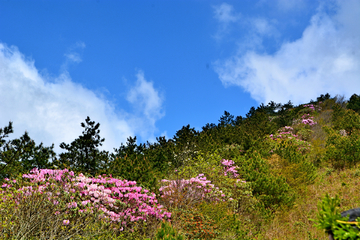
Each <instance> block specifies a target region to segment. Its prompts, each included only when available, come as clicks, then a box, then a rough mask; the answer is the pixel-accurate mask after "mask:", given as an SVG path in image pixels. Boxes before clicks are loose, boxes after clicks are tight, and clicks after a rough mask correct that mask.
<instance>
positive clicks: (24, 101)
mask: <svg viewBox="0 0 360 240" xmlns="http://www.w3.org/2000/svg"><path fill="white" fill-rule="evenodd" d="M128 100H129V101H130V103H131V104H133V106H134V108H136V107H140V108H137V109H138V111H137V112H126V111H124V110H122V109H116V108H115V107H114V105H113V104H112V103H111V102H109V101H108V100H107V99H105V98H103V97H101V96H98V95H97V94H95V93H94V92H93V91H91V90H89V89H87V88H85V87H83V86H81V85H80V84H77V83H75V82H73V81H72V79H71V77H70V75H69V74H68V73H67V72H66V71H65V72H63V73H61V74H60V75H59V76H58V77H56V79H51V81H50V80H49V79H47V77H45V76H43V75H41V74H40V73H39V71H38V69H36V67H35V64H34V60H31V59H27V58H26V57H25V56H24V55H23V54H21V52H20V51H19V50H18V49H17V48H16V47H13V46H12V47H8V46H6V45H5V44H1V43H0V101H1V104H0V113H1V114H0V128H2V127H4V126H6V125H7V124H8V122H9V121H12V122H13V127H14V133H13V134H11V135H10V139H12V138H16V137H19V136H21V135H22V134H23V133H24V132H25V131H27V132H28V133H29V135H30V137H32V138H33V139H34V140H35V142H37V143H40V142H43V143H44V145H45V146H50V145H51V144H52V143H54V144H55V150H56V151H57V152H61V149H60V148H59V144H60V143H61V142H66V143H70V142H72V141H73V140H74V139H75V138H77V137H78V136H79V135H81V131H82V128H81V126H80V123H81V122H84V121H85V118H86V117H87V116H90V118H91V119H92V120H93V121H96V122H99V123H100V124H101V126H100V130H101V132H100V135H101V136H102V137H105V142H104V149H106V150H109V151H112V149H113V148H114V147H115V148H117V147H119V146H120V143H122V142H123V143H125V142H126V139H127V137H129V136H134V135H143V136H145V135H146V136H147V137H150V138H151V137H152V138H154V137H153V136H152V135H151V134H153V133H155V123H156V121H157V120H158V119H160V118H161V117H163V116H164V113H163V111H162V99H161V98H160V96H159V95H158V92H157V91H156V90H155V88H154V86H153V84H152V83H151V82H147V81H146V80H145V78H144V75H143V73H142V72H139V74H138V75H137V83H136V84H135V86H134V87H133V89H131V91H130V92H129V96H128ZM135 122H137V123H139V126H136V125H135V124H134V123H135ZM141 126H145V127H146V130H144V129H142V128H141ZM144 132H146V134H144Z"/></svg>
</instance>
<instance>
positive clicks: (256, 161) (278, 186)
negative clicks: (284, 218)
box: [233, 151, 295, 211]
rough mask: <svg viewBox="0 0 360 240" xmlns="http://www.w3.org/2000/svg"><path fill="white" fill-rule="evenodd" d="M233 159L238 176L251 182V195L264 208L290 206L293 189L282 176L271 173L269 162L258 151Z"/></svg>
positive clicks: (272, 209)
mask: <svg viewBox="0 0 360 240" xmlns="http://www.w3.org/2000/svg"><path fill="white" fill-rule="evenodd" d="M233 161H235V163H236V165H237V166H239V170H238V172H239V174H240V176H242V178H244V179H245V180H246V181H247V182H251V183H252V188H253V195H254V196H255V197H256V198H257V199H259V200H260V201H261V203H262V204H263V206H264V208H265V209H269V210H271V211H275V210H276V209H277V208H279V207H280V206H288V207H290V206H292V204H293V202H294V199H295V194H294V191H293V190H292V189H291V187H290V186H289V184H288V183H287V182H286V179H285V178H284V177H282V176H275V175H274V174H272V173H271V171H270V166H269V163H268V162H267V161H266V160H265V159H263V158H262V157H261V155H260V154H259V153H257V152H256V151H255V152H252V153H247V154H246V155H245V156H239V157H237V158H233Z"/></svg>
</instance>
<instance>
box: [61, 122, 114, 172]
mask: <svg viewBox="0 0 360 240" xmlns="http://www.w3.org/2000/svg"><path fill="white" fill-rule="evenodd" d="M85 122H86V125H85V123H81V127H83V128H84V131H83V132H82V135H81V136H79V137H78V138H77V139H75V140H74V141H73V142H71V144H66V143H64V142H63V143H61V144H60V148H62V149H65V150H66V151H67V152H65V153H61V154H60V159H59V161H57V162H56V165H57V166H59V167H60V168H64V167H65V168H66V167H69V168H71V169H72V170H73V171H75V172H82V173H88V174H90V175H92V176H95V175H96V174H100V173H103V170H106V166H107V163H108V158H109V157H108V152H106V151H100V150H99V149H98V147H99V146H102V142H104V141H105V139H104V138H102V139H101V138H100V135H99V133H100V130H99V127H100V124H99V123H97V124H96V125H95V122H94V121H90V118H89V117H87V118H86V119H85Z"/></svg>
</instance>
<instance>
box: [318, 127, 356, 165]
mask: <svg viewBox="0 0 360 240" xmlns="http://www.w3.org/2000/svg"><path fill="white" fill-rule="evenodd" d="M324 129H325V131H326V132H327V133H328V139H327V141H326V153H325V157H324V158H325V160H327V161H329V162H330V163H331V164H332V166H333V167H334V168H336V169H344V168H345V167H353V166H355V165H356V164H357V163H358V162H359V161H360V131H359V130H356V131H353V132H352V134H351V135H350V136H342V135H341V134H340V133H339V131H335V130H334V129H332V128H329V127H326V126H325V127H324Z"/></svg>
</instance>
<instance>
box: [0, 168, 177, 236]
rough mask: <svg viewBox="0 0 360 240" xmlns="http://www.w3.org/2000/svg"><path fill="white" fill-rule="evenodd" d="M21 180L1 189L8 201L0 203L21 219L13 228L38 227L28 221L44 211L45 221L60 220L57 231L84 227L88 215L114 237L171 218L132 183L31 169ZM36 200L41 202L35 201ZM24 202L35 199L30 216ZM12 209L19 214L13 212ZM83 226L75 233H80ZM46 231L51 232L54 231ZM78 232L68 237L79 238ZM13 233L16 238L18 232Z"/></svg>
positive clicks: (150, 195)
mask: <svg viewBox="0 0 360 240" xmlns="http://www.w3.org/2000/svg"><path fill="white" fill-rule="evenodd" d="M23 178H24V180H23V181H22V184H21V185H14V184H18V182H17V181H16V182H15V183H13V182H12V181H10V180H9V179H8V180H7V181H8V183H4V184H3V185H2V187H3V188H5V194H10V195H9V196H10V197H7V198H3V199H2V200H3V201H13V202H15V204H16V206H17V207H15V212H14V215H15V220H16V219H24V220H23V222H19V221H17V222H16V223H17V224H15V225H16V227H21V228H24V226H23V225H24V224H25V225H26V226H27V225H28V224H27V223H28V222H31V223H34V224H35V225H36V226H37V225H39V223H38V222H37V221H32V220H37V219H38V218H36V219H32V216H37V215H38V214H37V211H39V210H40V211H43V210H44V209H45V210H46V211H47V212H46V214H47V215H48V216H49V217H52V216H54V215H55V216H57V217H56V219H58V218H59V217H61V218H59V219H60V220H56V221H55V220H54V221H55V222H56V223H57V224H58V223H59V222H60V223H62V224H63V225H65V226H62V228H61V229H63V228H67V229H69V228H70V229H73V228H74V227H76V225H77V224H79V223H81V224H85V223H86V221H85V220H86V219H89V220H91V219H92V217H94V216H93V215H92V214H95V217H96V216H99V218H100V219H101V221H103V222H104V224H105V225H107V226H108V227H111V228H115V232H117V234H120V232H121V231H123V230H129V231H134V230H136V231H138V232H144V230H145V228H148V227H151V225H157V220H161V219H166V218H169V217H170V215H171V214H170V213H169V212H166V211H164V210H162V206H161V205H158V204H157V200H156V199H155V194H153V193H152V194H150V193H149V191H148V190H146V189H142V188H141V187H137V186H136V182H132V181H127V180H120V179H115V178H111V177H106V176H99V177H98V178H87V177H85V176H83V175H82V174H80V175H79V176H75V175H74V173H73V172H69V171H67V170H49V169H41V170H37V169H33V170H32V171H31V174H24V175H23ZM13 185H14V186H16V188H15V187H14V186H13ZM38 197H39V198H41V199H42V200H41V201H40V200H36V199H37V198H38ZM28 198H31V199H32V198H35V200H36V202H38V203H39V204H37V205H36V204H35V202H34V203H33V204H32V208H31V209H32V210H31V212H28V211H30V210H29V208H26V207H24V206H26V205H24V204H26V203H28V202H29V201H25V200H24V199H28ZM24 201H25V202H24ZM44 201H45V203H46V204H45V203H43V205H44V206H48V207H45V208H43V209H41V205H40V204H41V203H42V202H44ZM16 209H20V210H19V211H18V212H16V211H17V210H16ZM25 213H26V214H25ZM90 213H91V214H90ZM24 214H25V215H24ZM89 214H90V215H89ZM18 216H20V217H22V216H24V217H22V218H20V217H18ZM83 218H85V219H83ZM81 219H83V220H84V221H82V220H81ZM79 220H80V221H79ZM10 221H11V219H10ZM39 221H40V220H39ZM145 221H146V223H145ZM40 222H41V221H40ZM84 226H85V225H81V227H80V228H79V227H78V228H76V229H81V230H83V229H85V227H84ZM32 228H34V227H32ZM48 229H49V231H50V230H51V231H52V230H53V229H56V228H51V227H48ZM74 229H75V228H74ZM43 230H44V229H42V230H41V231H40V230H39V231H32V232H31V234H32V235H34V234H35V235H34V236H37V235H36V234H40V232H41V234H43V233H42V232H44V231H43ZM81 230H79V231H81ZM67 231H68V230H67ZM74 231H75V230H74ZM79 231H78V230H77V231H75V232H72V234H74V236H75V235H79ZM16 232H17V234H18V233H19V232H21V231H16ZM45 233H46V231H45ZM29 234H30V233H29ZM32 235H31V236H32Z"/></svg>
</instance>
